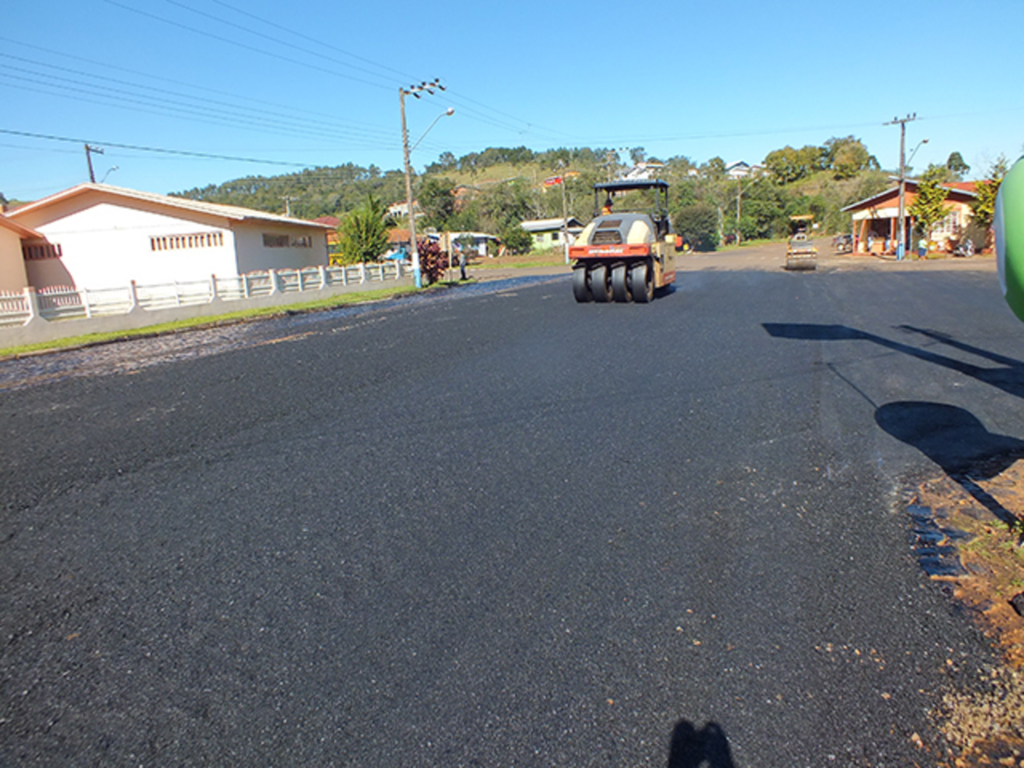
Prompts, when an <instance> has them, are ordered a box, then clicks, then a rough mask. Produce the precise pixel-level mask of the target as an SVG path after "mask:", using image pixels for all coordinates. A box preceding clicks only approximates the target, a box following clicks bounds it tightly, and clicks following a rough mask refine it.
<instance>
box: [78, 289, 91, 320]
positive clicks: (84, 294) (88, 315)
mask: <svg viewBox="0 0 1024 768" xmlns="http://www.w3.org/2000/svg"><path fill="white" fill-rule="evenodd" d="M78 297H79V298H80V299H81V300H82V306H83V307H85V316H86V318H91V317H92V306H90V304H89V292H88V291H87V290H86V289H85V288H83V289H82V290H80V291H79V292H78Z"/></svg>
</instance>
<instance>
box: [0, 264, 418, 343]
mask: <svg viewBox="0 0 1024 768" xmlns="http://www.w3.org/2000/svg"><path fill="white" fill-rule="evenodd" d="M406 271H407V268H403V264H402V263H401V262H396V261H386V262H382V263H380V264H354V265H350V266H345V267H307V268H306V269H294V270H284V269H281V270H269V271H267V272H252V273H249V274H245V275H239V276H238V277H217V276H216V275H211V276H210V279H209V280H196V281H193V282H187V283H167V284H164V285H136V284H135V283H131V284H130V285H127V286H125V287H123V288H101V289H87V288H70V287H65V286H56V287H51V288H41V289H39V290H38V291H36V292H35V295H34V297H33V296H32V289H26V290H25V291H21V292H17V293H14V292H4V291H0V327H3V326H17V325H24V324H25V323H27V322H29V320H31V319H32V317H33V316H34V313H36V312H38V316H39V317H41V318H43V319H44V320H70V319H73V318H92V317H109V316H113V315H125V314H128V313H129V312H131V311H132V310H133V309H135V308H136V307H141V308H142V309H148V310H159V309H172V308H176V307H187V306H193V305H197V304H208V303H210V302H212V301H214V300H220V301H236V300H240V299H253V298H259V297H261V296H273V295H275V294H284V293H315V292H317V291H323V290H326V289H329V288H337V287H338V286H347V285H361V284H366V283H383V282H386V281H389V280H391V281H394V280H399V279H400V278H402V276H403V275H404V274H406ZM33 298H34V299H35V301H34V302H33ZM310 298H311V299H313V298H315V296H311V297H310ZM33 303H34V305H35V306H33Z"/></svg>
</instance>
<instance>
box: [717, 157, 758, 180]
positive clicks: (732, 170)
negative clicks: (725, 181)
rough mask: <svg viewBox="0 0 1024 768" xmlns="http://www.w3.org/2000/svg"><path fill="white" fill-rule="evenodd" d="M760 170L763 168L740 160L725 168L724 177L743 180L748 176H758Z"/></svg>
mask: <svg viewBox="0 0 1024 768" xmlns="http://www.w3.org/2000/svg"><path fill="white" fill-rule="evenodd" d="M762 170H763V167H762V166H760V165H750V164H749V163H745V162H743V161H742V160H737V161H735V162H732V163H729V164H728V165H727V166H725V175H726V176H728V177H729V178H730V179H745V178H747V177H748V176H756V175H758V174H760V173H761V171H762Z"/></svg>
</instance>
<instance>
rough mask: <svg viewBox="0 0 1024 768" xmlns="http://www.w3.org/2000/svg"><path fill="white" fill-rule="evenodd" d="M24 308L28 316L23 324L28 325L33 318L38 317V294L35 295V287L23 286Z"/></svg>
mask: <svg viewBox="0 0 1024 768" xmlns="http://www.w3.org/2000/svg"><path fill="white" fill-rule="evenodd" d="M24 292H25V308H26V309H27V310H28V317H27V318H25V323H24V324H25V325H28V324H29V323H31V322H32V321H33V320H37V319H39V296H37V295H36V289H35V288H34V287H33V286H31V285H27V286H25V290H24Z"/></svg>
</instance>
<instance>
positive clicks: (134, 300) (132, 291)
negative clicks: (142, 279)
mask: <svg viewBox="0 0 1024 768" xmlns="http://www.w3.org/2000/svg"><path fill="white" fill-rule="evenodd" d="M138 306H139V291H138V289H137V288H136V287H135V281H134V280H132V281H131V282H130V283H128V311H129V312H133V311H134V310H135V308H136V307H138Z"/></svg>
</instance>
